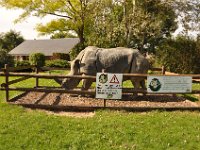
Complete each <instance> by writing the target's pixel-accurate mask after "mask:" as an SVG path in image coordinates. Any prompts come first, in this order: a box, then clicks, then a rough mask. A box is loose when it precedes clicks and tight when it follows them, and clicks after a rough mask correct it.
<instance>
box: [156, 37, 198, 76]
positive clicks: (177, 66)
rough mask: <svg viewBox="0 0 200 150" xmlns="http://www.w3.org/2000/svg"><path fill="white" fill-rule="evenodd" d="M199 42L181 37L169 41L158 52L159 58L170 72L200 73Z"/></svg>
mask: <svg viewBox="0 0 200 150" xmlns="http://www.w3.org/2000/svg"><path fill="white" fill-rule="evenodd" d="M197 45H198V44H197V41H195V40H192V39H190V38H188V37H184V36H179V37H177V38H176V39H170V40H167V41H166V42H165V43H163V44H162V46H160V47H159V49H158V51H157V58H158V60H159V61H160V63H162V64H163V65H165V66H166V67H167V68H168V69H169V71H172V72H176V73H200V49H199V48H198V47H197Z"/></svg>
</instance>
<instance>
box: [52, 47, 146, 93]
mask: <svg viewBox="0 0 200 150" xmlns="http://www.w3.org/2000/svg"><path fill="white" fill-rule="evenodd" d="M148 69H149V62H148V60H147V59H146V58H145V57H144V56H143V55H142V54H140V53H139V51H138V50H136V49H131V48H124V47H117V48H110V49H104V48H98V47H95V46H88V47H86V48H85V49H84V50H82V51H81V52H80V53H79V54H78V56H77V57H76V58H75V59H74V60H73V61H72V62H71V71H70V72H69V74H68V75H96V73H97V72H102V70H104V71H105V72H109V73H140V74H146V73H147V71H148ZM55 80H56V82H58V83H59V84H61V85H62V87H64V88H66V89H73V88H75V87H77V85H78V84H79V82H80V79H72V78H71V79H70V78H66V79H64V80H60V79H55ZM130 80H131V82H132V83H133V85H134V88H139V87H140V86H142V88H146V87H145V82H144V79H143V78H141V79H140V78H134V77H131V78H130ZM92 82H93V80H90V79H83V86H82V90H88V89H89V87H90V86H91V84H92Z"/></svg>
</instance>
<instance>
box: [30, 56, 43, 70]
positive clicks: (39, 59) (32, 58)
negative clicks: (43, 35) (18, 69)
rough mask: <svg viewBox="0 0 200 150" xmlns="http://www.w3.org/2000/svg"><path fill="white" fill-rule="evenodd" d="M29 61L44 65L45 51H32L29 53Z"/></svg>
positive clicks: (32, 63) (40, 65)
mask: <svg viewBox="0 0 200 150" xmlns="http://www.w3.org/2000/svg"><path fill="white" fill-rule="evenodd" d="M29 62H30V64H31V65H35V66H38V67H42V66H44V65H45V56H44V54H43V53H32V54H30V55H29Z"/></svg>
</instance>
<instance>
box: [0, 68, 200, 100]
mask: <svg viewBox="0 0 200 150" xmlns="http://www.w3.org/2000/svg"><path fill="white" fill-rule="evenodd" d="M20 68H21V69H30V68H31V69H35V73H20V72H13V71H19V70H20ZM41 69H42V70H45V69H46V70H53V69H55V68H53V69H52V68H49V67H42V68H37V67H35V66H26V67H17V68H11V67H8V66H7V65H6V66H5V68H4V69H2V71H3V72H0V75H3V76H5V83H2V84H1V87H2V88H1V90H5V91H6V101H9V91H24V92H31V91H33V92H54V93H70V94H88V95H95V89H89V90H87V91H86V90H81V89H78V88H77V89H73V90H68V89H64V88H61V87H40V86H39V79H40V78H44V79H63V78H73V79H91V80H93V81H95V80H96V76H89V75H43V74H39V71H40V70H41ZM60 70H65V69H63V68H62V69H60ZM151 70H152V71H160V72H161V74H153V76H191V77H192V79H200V75H199V74H181V75H179V74H173V75H166V74H165V68H164V67H162V68H152V69H151ZM150 75H151V74H123V77H124V78H126V79H130V78H136V79H137V78H139V79H147V77H148V76H150ZM9 77H20V78H18V79H15V80H12V81H9ZM29 78H35V79H36V80H35V87H33V88H25V87H10V85H12V84H15V83H18V82H21V81H24V80H27V79H29ZM122 93H123V94H133V93H143V94H147V89H134V88H124V87H123V88H122ZM190 93H191V94H200V90H192V92H190ZM153 94H157V93H153ZM158 94H172V93H158ZM173 94H182V93H173Z"/></svg>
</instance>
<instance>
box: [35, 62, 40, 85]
mask: <svg viewBox="0 0 200 150" xmlns="http://www.w3.org/2000/svg"><path fill="white" fill-rule="evenodd" d="M35 73H36V74H38V73H39V67H38V66H37V65H36V66H35ZM38 86H39V78H38V77H36V78H35V87H36V88H38Z"/></svg>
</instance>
